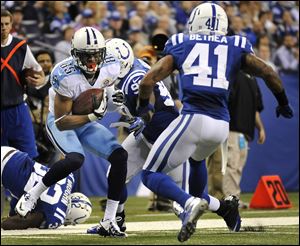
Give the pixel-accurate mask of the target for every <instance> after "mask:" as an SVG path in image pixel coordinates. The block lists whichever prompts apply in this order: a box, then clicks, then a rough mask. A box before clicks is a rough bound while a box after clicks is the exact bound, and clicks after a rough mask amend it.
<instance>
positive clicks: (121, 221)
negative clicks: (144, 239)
mask: <svg viewBox="0 0 300 246" xmlns="http://www.w3.org/2000/svg"><path fill="white" fill-rule="evenodd" d="M116 222H117V225H118V226H119V228H120V231H121V232H125V231H126V224H125V211H124V210H123V211H122V212H121V213H117V214H116Z"/></svg>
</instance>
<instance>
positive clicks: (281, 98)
mask: <svg viewBox="0 0 300 246" xmlns="http://www.w3.org/2000/svg"><path fill="white" fill-rule="evenodd" d="M274 96H275V97H276V100H277V102H278V104H279V105H280V106H285V105H288V104H289V100H288V99H287V96H286V94H285V91H284V89H283V90H282V92H279V93H274Z"/></svg>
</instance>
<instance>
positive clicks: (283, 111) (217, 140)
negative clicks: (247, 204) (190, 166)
mask: <svg viewBox="0 0 300 246" xmlns="http://www.w3.org/2000/svg"><path fill="white" fill-rule="evenodd" d="M227 28H228V19H227V15H226V13H225V11H224V10H223V9H222V8H221V7H220V6H219V5H217V4H214V3H203V4H200V5H199V6H197V7H196V8H195V9H194V10H193V11H192V13H191V15H190V18H189V21H188V29H189V34H184V33H179V34H175V35H173V36H172V37H171V38H170V39H169V40H168V41H167V43H166V46H165V50H164V53H165V56H164V57H163V58H162V59H160V60H159V61H158V62H157V63H156V64H155V65H154V66H153V67H152V68H151V70H150V71H149V72H148V73H147V74H146V75H145V77H144V78H143V80H142V81H141V83H140V86H139V106H140V107H142V108H143V107H145V108H146V107H147V105H148V104H149V98H150V95H151V93H152V90H153V87H154V86H155V84H156V83H157V81H160V80H162V79H164V78H165V77H166V76H168V75H169V74H170V73H171V72H172V71H173V70H174V69H178V70H179V73H180V77H181V80H180V83H181V88H182V91H183V100H182V102H183V109H182V111H181V114H180V116H178V117H177V118H176V119H175V120H174V121H173V122H172V123H171V124H170V125H169V126H168V127H167V129H166V130H164V132H163V133H162V134H161V135H160V136H159V137H158V139H157V140H156V142H155V143H154V144H153V147H152V148H151V150H150V154H149V155H148V157H147V160H146V163H145V165H144V167H143V171H142V181H143V183H144V184H145V185H146V186H147V187H148V188H149V189H150V190H152V191H153V192H155V193H156V194H158V195H161V196H163V197H166V198H169V199H171V200H174V201H176V202H177V203H179V204H180V206H181V207H182V208H183V209H184V211H183V215H182V216H181V219H182V227H181V230H180V232H179V234H178V240H179V241H180V242H183V241H186V240H188V239H189V238H190V237H191V235H192V234H193V233H194V232H195V229H196V223H197V220H198V219H199V217H200V216H201V215H202V214H203V212H204V210H205V209H207V207H208V206H207V201H206V200H205V199H200V198H197V197H195V195H194V194H188V193H186V192H185V191H183V190H182V189H180V188H179V187H178V186H177V185H176V184H175V183H174V181H173V180H172V179H171V178H170V177H169V176H168V175H166V173H168V172H169V171H170V170H172V169H174V168H176V167H177V166H178V165H180V164H181V163H182V162H184V161H185V160H187V159H188V158H189V157H192V158H193V159H194V160H196V161H199V160H203V159H204V158H206V157H207V156H209V155H210V154H211V153H212V152H213V151H215V149H216V148H217V147H218V146H219V145H220V144H222V143H224V142H225V141H226V139H227V137H228V132H229V112H228V105H227V104H228V103H227V99H228V94H229V89H230V84H231V82H232V81H234V79H235V76H236V75H237V72H238V70H240V69H242V70H243V71H245V72H247V73H249V74H251V75H253V76H258V77H262V78H263V79H264V81H265V83H266V84H267V86H268V87H269V88H270V90H271V91H272V92H273V94H274V96H275V97H276V99H277V101H278V104H279V106H278V107H277V108H276V114H277V117H278V116H280V115H282V116H283V117H286V118H291V117H293V110H292V108H291V107H290V105H289V102H288V99H287V96H286V94H285V91H284V89H283V86H282V82H281V80H280V78H279V76H278V75H277V74H276V72H275V71H274V70H273V69H272V68H271V67H270V66H268V65H267V64H266V63H265V62H264V61H262V60H261V59H259V58H257V57H256V56H255V55H254V53H253V50H252V46H251V44H250V42H249V41H248V40H247V39H246V38H245V37H242V36H238V35H236V36H230V37H227V36H226V33H227ZM238 224H239V223H237V224H236V225H237V226H238Z"/></svg>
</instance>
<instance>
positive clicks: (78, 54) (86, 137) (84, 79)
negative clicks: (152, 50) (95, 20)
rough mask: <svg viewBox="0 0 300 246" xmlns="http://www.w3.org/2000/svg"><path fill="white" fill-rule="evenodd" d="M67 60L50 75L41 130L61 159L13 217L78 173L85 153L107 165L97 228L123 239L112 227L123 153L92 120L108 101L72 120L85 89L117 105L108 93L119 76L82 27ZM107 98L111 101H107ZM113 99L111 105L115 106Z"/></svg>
mask: <svg viewBox="0 0 300 246" xmlns="http://www.w3.org/2000/svg"><path fill="white" fill-rule="evenodd" d="M71 54H72V56H71V57H69V58H67V59H65V60H63V61H61V62H59V63H57V64H56V66H55V67H54V68H53V70H52V72H51V75H50V82H51V85H52V87H51V88H50V89H49V111H50V112H49V114H48V117H47V124H46V129H47V133H48V136H49V137H50V139H51V141H52V143H53V144H54V146H55V147H56V148H57V149H58V150H60V152H61V153H62V154H63V155H64V157H65V158H64V159H63V160H60V161H58V162H56V163H54V164H53V165H52V166H51V168H50V170H49V171H48V172H47V173H46V174H45V176H44V177H43V178H42V179H41V180H40V181H39V182H38V183H37V184H36V185H35V186H34V187H33V188H32V189H30V190H28V191H26V193H25V194H24V195H23V196H22V197H21V198H20V200H19V202H18V204H17V205H16V210H17V212H18V213H19V214H20V215H22V216H26V214H27V213H28V212H29V211H31V210H32V209H33V208H34V207H35V204H36V201H37V199H38V198H39V197H40V195H41V193H42V192H43V191H45V190H46V189H47V188H48V187H49V186H51V185H53V184H55V183H56V182H58V181H59V180H61V179H63V178H65V177H67V176H68V175H69V174H70V173H72V172H74V171H75V170H77V169H79V168H80V167H81V166H82V165H83V163H84V159H85V152H84V151H85V150H86V151H89V152H91V153H93V154H95V155H97V156H99V157H102V158H105V159H106V160H108V161H109V162H110V164H111V170H110V173H109V177H108V192H107V198H108V200H107V206H106V210H105V213H104V218H103V219H102V220H101V221H100V226H101V227H102V228H103V230H104V231H105V233H106V235H109V236H111V237H126V234H125V233H123V232H121V231H120V229H119V227H118V225H117V224H116V222H115V217H116V211H117V207H118V204H119V199H120V194H121V192H122V190H123V188H124V186H125V180H126V173H127V152H126V151H125V150H124V149H123V148H122V146H121V145H120V144H119V143H118V141H117V139H116V138H115V136H114V135H113V134H112V133H111V132H110V131H109V130H108V129H107V128H106V127H104V126H103V125H101V124H100V123H99V122H97V120H99V119H102V118H103V116H104V115H105V114H106V112H107V104H108V102H107V97H106V96H104V97H103V100H102V102H101V104H100V105H99V106H98V107H95V108H93V111H91V112H90V113H88V114H85V115H74V114H72V105H73V102H74V101H75V100H76V99H77V98H78V97H79V95H81V93H83V92H85V91H87V90H89V89H95V88H97V89H99V88H103V89H105V90H104V91H105V92H106V91H107V95H108V97H109V98H108V100H110V99H112V102H113V103H116V104H118V103H117V100H118V99H117V98H114V97H113V95H112V94H109V92H112V91H113V86H112V85H113V82H114V81H115V80H116V79H117V77H118V75H119V71H120V63H119V62H118V61H117V60H116V59H114V58H113V57H112V56H109V55H106V47H105V40H104V38H103V36H102V34H101V33H100V32H99V31H98V30H97V29H95V28H93V27H82V28H80V29H79V30H77V31H76V32H75V33H74V36H73V38H72V48H71ZM109 95H111V97H110V96H109ZM114 99H116V101H115V100H114Z"/></svg>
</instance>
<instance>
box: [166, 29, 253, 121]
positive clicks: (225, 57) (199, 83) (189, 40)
mask: <svg viewBox="0 0 300 246" xmlns="http://www.w3.org/2000/svg"><path fill="white" fill-rule="evenodd" d="M245 53H253V50H252V46H251V44H250V42H249V41H248V40H247V39H246V38H245V37H242V36H237V35H236V36H219V35H202V34H191V35H189V34H183V33H179V34H174V35H173V36H172V37H171V38H170V39H169V40H168V41H167V43H166V46H165V50H164V54H165V55H172V56H173V58H174V64H175V66H176V68H177V69H178V70H179V73H180V85H181V88H182V94H183V95H182V96H183V97H182V102H183V109H182V113H183V114H186V113H187V114H193V113H200V114H204V115H208V116H210V117H213V118H215V119H220V120H225V121H229V120H230V116H229V112H228V96H229V90H230V87H231V83H232V82H233V81H234V80H235V77H236V75H237V74H238V71H239V70H240V67H241V60H242V56H243V54H245Z"/></svg>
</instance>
